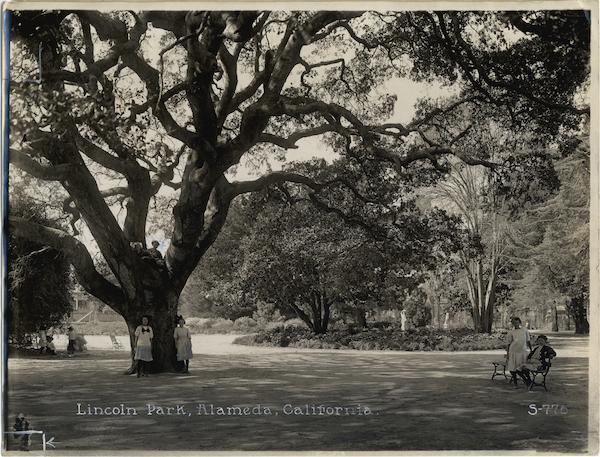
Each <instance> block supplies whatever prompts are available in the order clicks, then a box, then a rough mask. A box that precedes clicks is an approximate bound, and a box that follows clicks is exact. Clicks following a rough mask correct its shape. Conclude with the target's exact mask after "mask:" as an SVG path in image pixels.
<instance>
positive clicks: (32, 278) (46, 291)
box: [8, 194, 72, 343]
mask: <svg viewBox="0 0 600 457" xmlns="http://www.w3.org/2000/svg"><path fill="white" fill-rule="evenodd" d="M11 197H12V198H11V213H12V214H16V215H19V216H21V217H26V218H27V219H28V220H31V221H35V222H36V223H39V224H49V225H51V226H56V227H59V224H57V223H55V222H52V221H51V220H49V218H48V215H47V214H46V211H45V208H44V206H43V205H41V204H39V203H37V202H34V201H31V200H28V199H26V198H24V197H23V196H19V195H18V194H17V195H12V196H11ZM8 258H9V263H8V294H9V295H8V296H9V308H8V310H9V323H10V335H11V339H12V340H13V341H16V342H19V343H22V342H24V341H25V340H26V339H27V337H28V335H31V334H32V333H35V332H38V331H39V330H42V329H44V330H45V329H48V328H50V327H53V326H57V325H60V324H61V323H62V322H63V320H64V318H65V316H67V315H68V314H69V313H70V312H71V310H72V302H71V297H70V290H71V268H70V265H69V262H68V260H67V259H66V258H65V256H64V254H62V253H61V252H60V251H57V250H55V249H52V248H50V247H49V246H44V245H42V244H40V243H36V242H34V241H29V240H26V239H21V238H17V237H14V236H11V235H10V234H9V237H8Z"/></svg>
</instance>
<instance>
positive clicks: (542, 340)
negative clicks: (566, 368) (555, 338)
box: [517, 335, 556, 385]
mask: <svg viewBox="0 0 600 457" xmlns="http://www.w3.org/2000/svg"><path fill="white" fill-rule="evenodd" d="M535 344H536V345H535V346H534V347H533V349H532V350H531V352H530V353H529V355H528V356H527V362H525V364H524V365H523V366H522V367H521V369H520V370H517V372H518V373H519V376H520V377H521V378H523V381H525V384H527V385H529V384H531V382H532V379H531V373H532V372H536V371H544V370H546V368H548V367H549V366H550V365H551V363H550V360H551V359H553V358H554V357H556V351H555V350H554V349H552V348H551V347H550V345H549V344H548V337H547V336H546V335H540V336H538V337H537V338H536V340H535Z"/></svg>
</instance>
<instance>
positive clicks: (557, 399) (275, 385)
mask: <svg viewBox="0 0 600 457" xmlns="http://www.w3.org/2000/svg"><path fill="white" fill-rule="evenodd" d="M96 338H98V340H96ZM233 339H235V335H195V336H194V340H193V345H194V351H195V355H194V359H193V360H192V363H191V367H190V371H191V373H190V374H189V375H183V374H169V373H164V374H158V375H153V376H150V377H148V378H140V379H137V378H136V377H135V376H126V375H124V374H123V371H124V369H125V368H126V367H127V365H128V353H127V351H114V350H110V349H107V348H108V347H109V345H108V344H109V341H110V340H109V339H108V337H107V336H104V337H103V336H97V337H90V338H88V341H89V343H90V344H89V347H90V350H89V351H88V352H87V353H84V354H80V355H77V356H75V357H73V358H67V357H64V356H59V357H55V358H52V357H36V358H33V359H32V358H9V361H8V373H9V379H8V392H9V393H8V415H9V425H10V424H12V422H13V421H14V416H15V415H16V414H18V413H20V412H23V413H24V414H25V415H26V416H27V418H28V419H29V420H30V422H31V425H32V428H34V429H36V430H43V431H44V432H46V434H47V437H54V441H53V442H54V443H56V449H55V451H52V450H51V451H49V454H52V453H53V452H56V453H63V452H64V453H69V452H72V453H73V454H77V453H78V452H79V451H87V452H90V451H117V450H139V451H143V450H154V451H157V450H163V451H167V450H169V451H174V450H177V451H194V450H195V451H218V450H223V451H284V450H287V451H314V450H323V451H349V450H352V451H410V450H425V451H431V450H442V451H443V450H450V449H454V450H480V451H493V450H513V451H517V450H527V451H546V452H567V453H570V452H585V450H586V449H587V417H588V375H587V373H588V347H587V346H588V340H587V338H582V337H575V336H572V335H566V334H561V335H552V336H551V339H552V342H553V346H554V347H555V348H556V350H557V352H558V358H557V359H556V360H555V363H554V366H553V367H552V370H551V372H550V374H549V376H548V384H549V392H544V391H543V390H539V389H538V390H536V391H534V392H532V393H531V392H527V390H526V389H525V388H524V387H523V386H522V384H520V388H519V389H513V388H512V386H510V385H509V384H508V383H507V382H506V381H505V380H504V379H503V378H502V377H497V378H496V379H495V380H493V381H492V380H491V379H490V376H491V364H490V361H492V360H496V359H498V358H499V357H501V356H502V351H480V352H468V353H459V352H426V353H421V352H392V351H390V352H387V351H378V352H377V351H350V350H348V351H335V350H311V349H292V348H264V347H245V346H238V345H233V344H231V342H232V341H233ZM105 340H106V341H105ZM59 343H60V341H59ZM57 346H58V349H61V346H60V344H58V345H57ZM77 403H81V404H82V407H84V409H85V408H86V407H87V404H90V405H91V406H92V407H93V406H99V407H107V406H119V405H120V404H121V403H123V404H124V405H125V406H129V407H134V408H136V410H137V412H138V415H137V416H112V415H110V416H108V415H92V416H90V415H85V416H83V415H77ZM199 403H203V404H205V405H210V404H212V405H214V406H215V408H216V407H219V406H221V407H227V406H241V407H243V406H250V407H252V406H255V405H258V404H260V405H261V406H262V407H268V408H270V410H271V412H272V413H273V415H251V416H235V415H234V416H216V415H214V416H210V415H197V414H196V413H197V405H198V404H199ZM146 404H153V405H161V406H163V407H166V406H175V405H185V411H186V413H187V412H189V413H190V414H191V415H187V414H185V415H170V416H167V415H165V416H160V415H156V414H153V415H151V416H149V415H147V410H146V408H145V405H146ZM286 404H290V405H305V404H310V405H313V404H314V405H321V404H322V405H325V406H350V407H352V406H356V405H361V407H368V408H369V409H370V410H371V411H372V412H373V414H372V415H366V416H365V415H361V416H358V415H348V416H344V415H341V416H307V415H286V414H284V411H283V407H284V405H286ZM530 405H535V406H536V407H537V408H541V409H538V410H537V414H535V415H531V414H530V413H531V412H532V411H533V409H532V408H531V406H530ZM543 405H560V406H563V405H564V406H565V407H566V409H565V408H563V412H565V411H566V413H565V414H560V412H559V414H555V412H556V410H552V409H543ZM263 411H264V410H263ZM363 411H364V410H363ZM275 412H277V413H278V415H275ZM546 412H548V414H546ZM40 448H41V445H40V439H39V437H38V436H35V437H34V438H33V439H32V444H31V450H32V451H34V450H39V449H40Z"/></svg>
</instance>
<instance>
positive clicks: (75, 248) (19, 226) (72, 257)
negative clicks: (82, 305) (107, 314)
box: [8, 216, 125, 312]
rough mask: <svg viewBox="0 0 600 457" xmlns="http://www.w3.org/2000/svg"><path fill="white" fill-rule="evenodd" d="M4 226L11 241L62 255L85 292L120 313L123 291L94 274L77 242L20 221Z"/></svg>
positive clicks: (61, 233)
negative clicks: (30, 243) (33, 244)
mask: <svg viewBox="0 0 600 457" xmlns="http://www.w3.org/2000/svg"><path fill="white" fill-rule="evenodd" d="M8 226H9V232H10V233H12V234H13V235H14V236H15V237H18V238H25V239H27V240H30V241H34V242H37V243H40V244H43V245H47V246H50V247H51V248H53V249H56V250H58V251H61V252H62V253H64V254H65V256H66V257H67V259H68V260H69V262H70V263H71V264H72V265H73V267H74V269H75V274H76V275H77V279H78V280H79V282H80V284H81V285H82V286H83V287H84V288H85V290H86V291H88V292H89V293H90V294H92V295H94V296H96V297H98V298H99V299H100V300H102V301H104V302H105V303H107V304H109V305H110V306H111V307H113V308H114V309H115V310H116V311H118V312H121V311H123V309H124V306H125V295H124V294H123V291H122V290H121V289H120V288H119V287H118V286H116V285H115V284H113V283H111V282H110V281H108V280H107V279H105V278H104V276H102V275H101V274H100V273H99V272H98V271H97V270H96V267H95V266H94V261H93V260H92V257H91V256H90V253H89V252H88V250H87V249H86V247H85V246H84V244H83V243H82V242H81V241H79V240H78V239H76V238H74V237H72V236H71V235H69V234H68V233H66V232H64V231H62V230H59V229H55V228H51V227H46V226H44V225H40V224H36V223H35V222H32V221H29V220H27V219H25V218H22V217H15V216H10V217H9V218H8Z"/></svg>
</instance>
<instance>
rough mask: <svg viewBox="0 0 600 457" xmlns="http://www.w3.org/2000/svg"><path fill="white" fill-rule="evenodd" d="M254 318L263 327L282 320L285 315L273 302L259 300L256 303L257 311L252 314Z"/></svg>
mask: <svg viewBox="0 0 600 457" xmlns="http://www.w3.org/2000/svg"><path fill="white" fill-rule="evenodd" d="M252 318H253V319H254V320H255V321H256V323H257V324H258V326H259V327H260V328H262V329H264V328H267V326H268V325H269V324H272V323H278V322H282V321H283V320H284V319H283V316H282V315H281V313H280V312H279V310H278V309H277V308H276V307H275V305H274V304H273V303H268V302H264V301H259V302H258V303H257V304H256V311H254V313H253V314H252Z"/></svg>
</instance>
